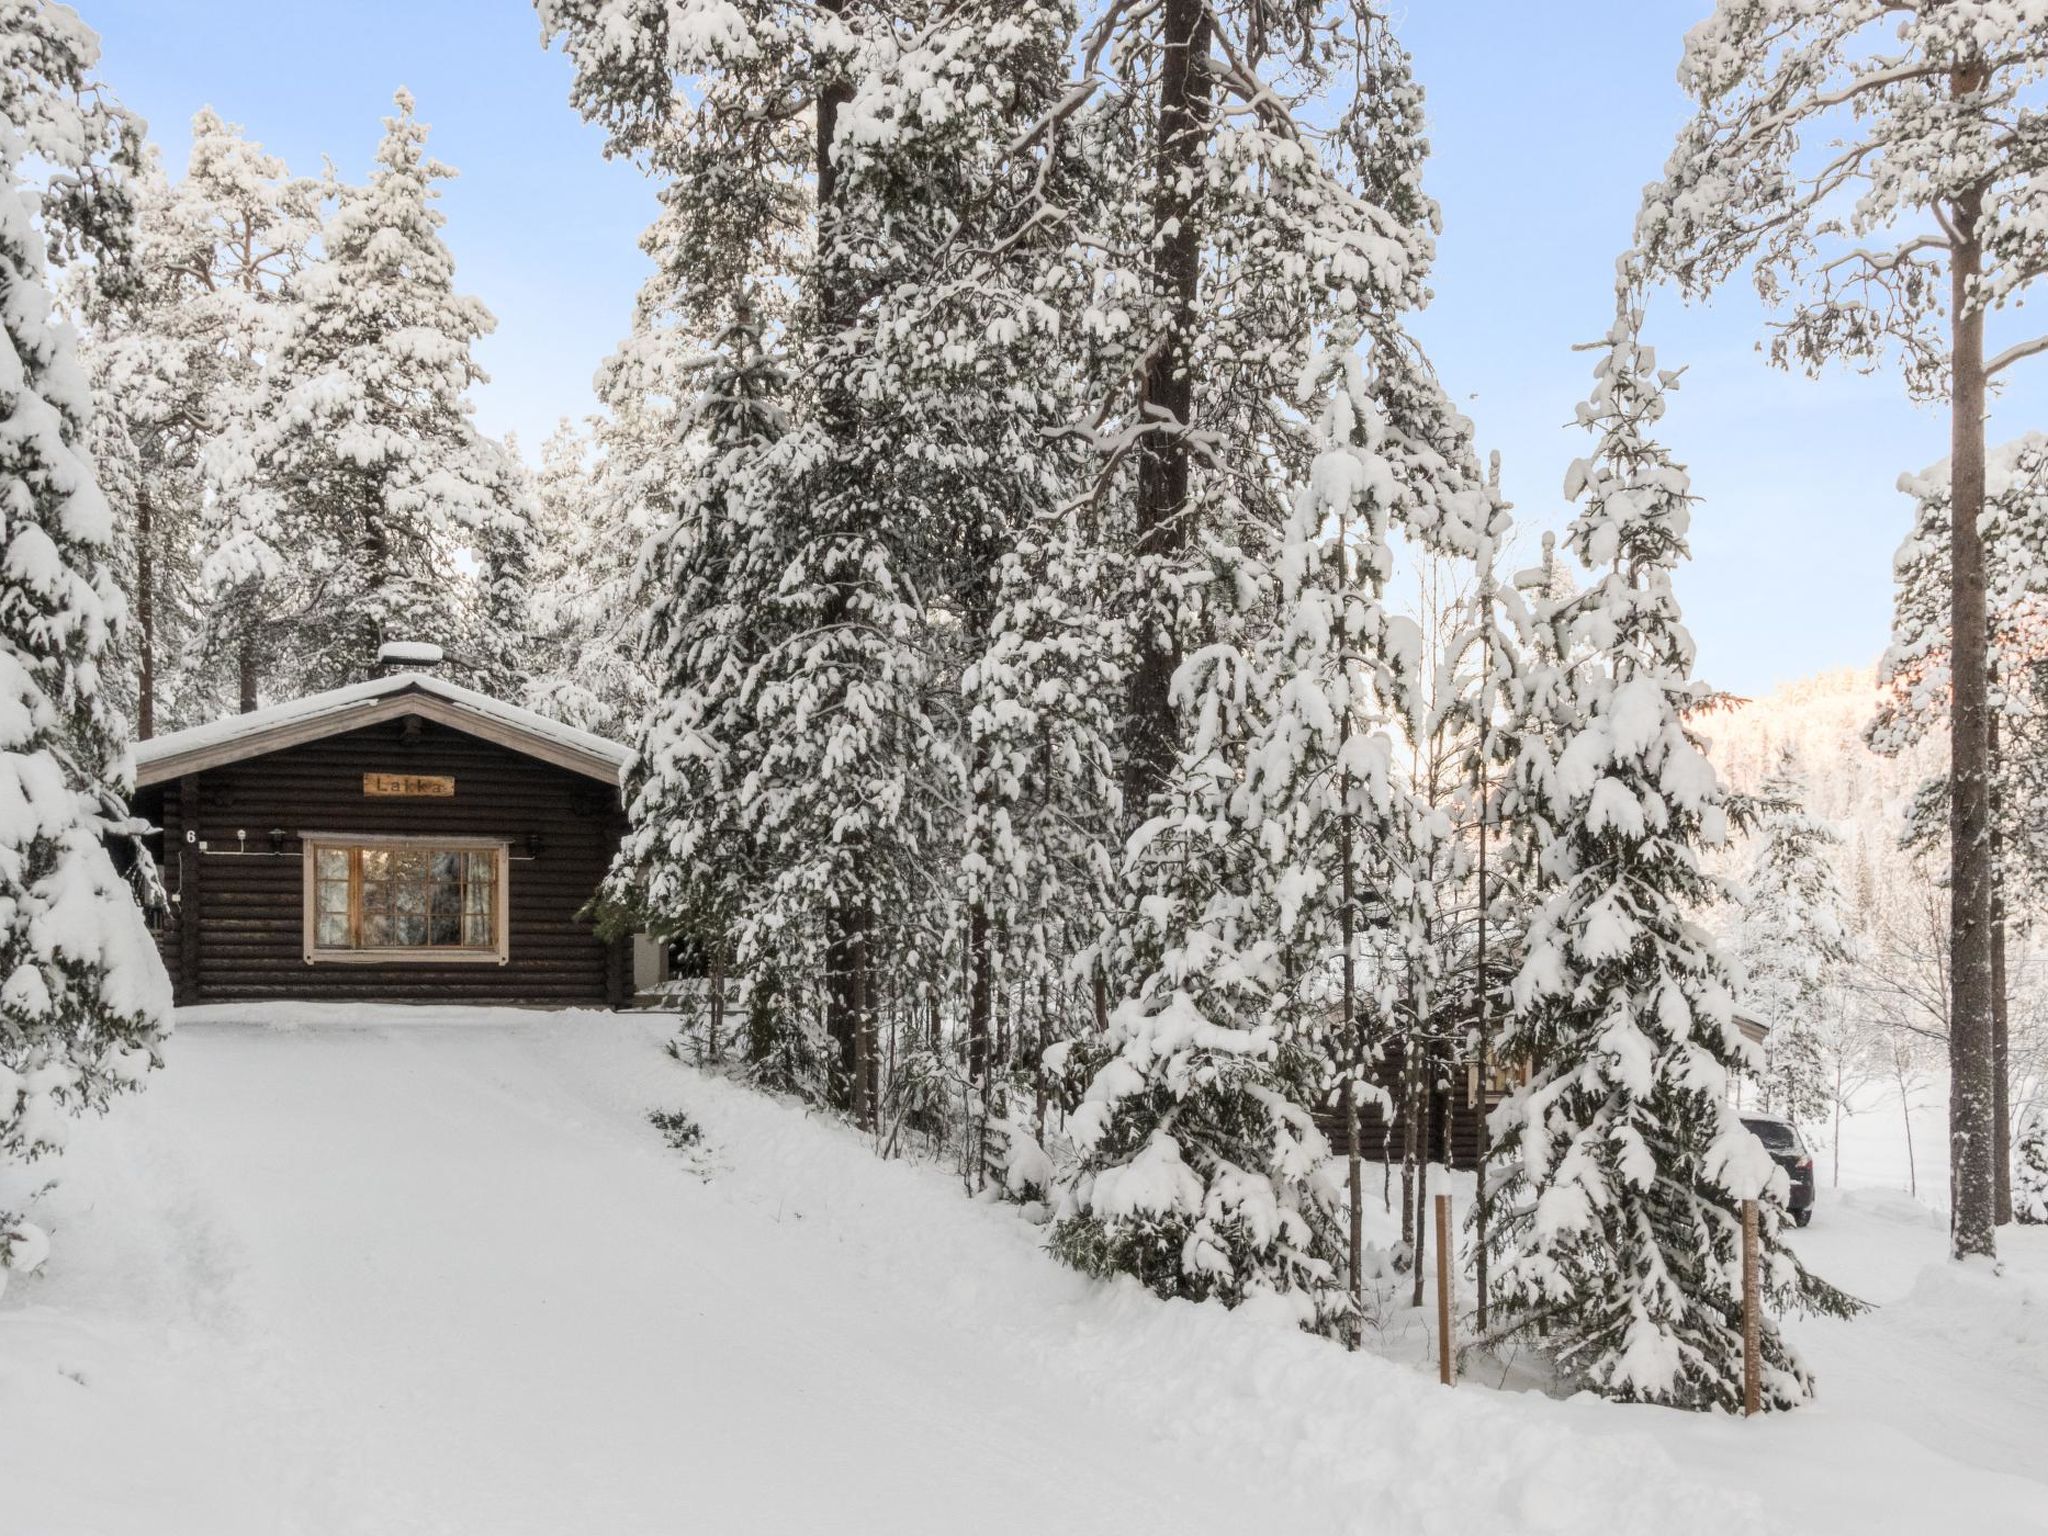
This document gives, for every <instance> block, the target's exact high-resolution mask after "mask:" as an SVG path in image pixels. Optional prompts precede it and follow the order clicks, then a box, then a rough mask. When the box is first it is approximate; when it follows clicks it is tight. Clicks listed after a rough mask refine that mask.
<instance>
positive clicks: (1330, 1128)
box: [1316, 1046, 1506, 1169]
mask: <svg viewBox="0 0 2048 1536" xmlns="http://www.w3.org/2000/svg"><path fill="white" fill-rule="evenodd" d="M1386 1057H1387V1059H1386V1060H1385V1061H1382V1062H1381V1063H1380V1064H1379V1066H1378V1067H1376V1068H1375V1069H1374V1071H1373V1078H1374V1080H1375V1081H1376V1082H1378V1083H1379V1085H1380V1086H1381V1087H1382V1088H1384V1089H1385V1090H1386V1091H1387V1093H1388V1095H1389V1096H1390V1097H1391V1098H1392V1099H1393V1100H1394V1105H1395V1113H1394V1114H1393V1115H1391V1116H1389V1115H1388V1114H1387V1113H1386V1111H1384V1110H1382V1109H1381V1108H1380V1106H1379V1105H1378V1104H1376V1103H1369V1104H1367V1105H1366V1106H1365V1112H1364V1113H1363V1114H1362V1115H1360V1116H1359V1137H1358V1147H1359V1151H1360V1152H1361V1153H1362V1154H1363V1155H1364V1156H1365V1157H1366V1158H1367V1159H1368V1160H1370V1161H1373V1162H1380V1161H1387V1162H1393V1163H1398V1162H1400V1161H1401V1141H1402V1136H1403V1134H1404V1127H1403V1126H1402V1123H1401V1116H1400V1113H1399V1109H1400V1102H1401V1057H1400V1048H1399V1047H1398V1046H1393V1047H1390V1048H1388V1050H1387V1052H1386ZM1435 1070H1436V1071H1437V1072H1441V1073H1442V1074H1444V1075H1445V1076H1446V1077H1447V1078H1448V1082H1449V1085H1448V1086H1447V1087H1444V1088H1439V1089H1437V1090H1435V1102H1434V1103H1433V1104H1432V1105H1430V1106H1428V1111H1427V1112H1428V1115H1429V1119H1428V1122H1427V1123H1426V1126H1425V1129H1424V1136H1423V1150H1424V1155H1425V1156H1426V1157H1427V1159H1428V1160H1429V1161H1430V1162H1433V1163H1443V1162H1446V1161H1447V1162H1448V1164H1449V1166H1451V1167H1453V1168H1466V1169H1470V1168H1476V1167H1478V1166H1479V1122H1480V1116H1481V1115H1482V1114H1483V1113H1490V1112H1491V1111H1492V1110H1493V1108H1494V1107H1495V1106H1497V1105H1498V1104H1499V1103H1500V1102H1501V1100H1502V1099H1503V1098H1505V1097H1506V1095H1505V1094H1502V1093H1499V1092H1489V1093H1488V1094H1487V1095H1486V1103H1485V1109H1484V1110H1482V1109H1481V1107H1480V1105H1479V1104H1478V1103H1476V1102H1474V1101H1473V1096H1472V1094H1471V1091H1470V1088H1469V1086H1468V1083H1467V1078H1466V1068H1465V1066H1464V1064H1463V1063H1457V1064H1454V1065H1451V1066H1448V1067H1438V1068H1436V1069H1435ZM1316 1119H1317V1123H1318V1124H1319V1125H1320V1126H1321V1128H1322V1131H1323V1134H1324V1135H1325V1136H1326V1137H1328V1138H1329V1142H1330V1145H1331V1146H1332V1147H1334V1148H1335V1149H1336V1150H1337V1151H1339V1152H1342V1151H1343V1150H1344V1147H1345V1145H1346V1144H1347V1142H1348V1140H1349V1134H1348V1130H1347V1128H1346V1126H1345V1124H1344V1111H1343V1109H1342V1108H1341V1107H1338V1108H1334V1109H1325V1110H1324V1111H1322V1112H1321V1113H1320V1114H1318V1115H1317V1117H1316ZM1446 1143H1448V1144H1449V1145H1448V1148H1447V1147H1446ZM1447 1150H1448V1153H1449V1156H1448V1158H1446V1156H1445V1153H1446V1151H1447Z"/></svg>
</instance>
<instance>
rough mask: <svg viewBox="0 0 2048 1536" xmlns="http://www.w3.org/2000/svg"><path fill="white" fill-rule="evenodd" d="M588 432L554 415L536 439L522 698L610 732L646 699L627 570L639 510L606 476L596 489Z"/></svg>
mask: <svg viewBox="0 0 2048 1536" xmlns="http://www.w3.org/2000/svg"><path fill="white" fill-rule="evenodd" d="M669 425H670V428H671V430H674V423H673V421H672V420H671V421H670V423H669ZM592 436H593V434H591V433H588V432H584V431H579V430H578V429H577V427H576V426H575V424H574V423H573V422H571V421H569V420H568V418H566V417H564V418H563V419H562V421H561V422H560V423H559V424H558V425H557V426H556V428H555V430H554V431H553V432H552V433H550V434H549V436H548V439H547V441H546V442H544V443H542V444H541V450H540V468H539V470H538V471H537V472H536V473H535V474H534V477H533V497H534V556H533V565H534V572H533V602H532V613H533V637H532V643H533V652H534V654H533V676H532V679H531V681H530V682H529V683H528V684H527V688H526V698H527V702H529V703H530V704H532V705H533V706H534V707H535V708H537V709H539V710H540V711H541V712H542V713H543V714H548V715H553V716H554V717H555V718H556V719H558V720H566V721H567V722H568V723H569V724H571V725H575V726H581V727H582V728H583V729H585V730H588V731H596V732H597V733H598V734H599V735H604V736H619V735H624V734H626V733H627V732H628V731H629V730H630V728H631V727H632V726H633V725H634V724H635V722H637V721H639V720H640V719H641V718H643V716H644V713H645V711H646V709H647V707H648V705H649V704H650V702H651V694H650V692H649V689H648V687H647V681H646V676H645V674H644V673H643V672H642V670H641V668H640V665H639V662H638V661H637V659H636V657H635V654H634V650H635V647H636V646H637V645H638V643H639V642H638V638H637V634H638V626H637V622H636V617H635V616H636V614H637V612H638V609H637V607H636V605H635V602H634V598H633V572H634V568H635V566H636V565H637V563H638V561H639V558H640V546H641V545H642V544H643V543H644V542H645V535H644V532H643V531H642V526H643V525H644V523H645V522H646V513H647V507H646V504H645V503H644V502H642V501H640V499H639V498H638V497H637V496H635V497H631V498H630V499H629V498H626V497H621V496H619V495H616V494H613V493H612V492H613V489H614V487H615V485H616V481H611V480H608V481H607V482H605V484H604V486H603V487H602V489H601V488H600V486H599V484H598V483H597V481H596V478H595V470H596V467H595V466H594V465H593V464H592V463H591V458H592V451H593V443H592ZM615 440H616V438H614V441H615Z"/></svg>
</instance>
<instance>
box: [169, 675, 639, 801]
mask: <svg viewBox="0 0 2048 1536" xmlns="http://www.w3.org/2000/svg"><path fill="white" fill-rule="evenodd" d="M405 715H419V716H421V717H422V718H423V719H428V720H432V721H435V722H436V723H438V724H441V725H446V726H449V727H451V728H453V729H455V730H458V731H467V732H468V733H469V734H470V735H472V736H480V737H482V738H484V739H485V740H486V741H494V742H496V743H497V744H498V745H499V746H502V747H509V748H511V749H512V750H513V751H515V752H523V753H525V754H526V755H527V756H528V757H537V758H539V759H541V760H542V761H543V762H549V763H553V764H554V765H555V766H556V767H558V768H567V769H569V770H570V771H571V772H573V773H580V774H583V775H585V776H586V777H589V778H593V779H598V780H600V781H602V782H603V783H606V784H617V783H618V782H619V776H620V774H621V772H622V771H623V770H624V769H625V766H626V759H627V757H628V756H629V755H630V754H629V753H628V751H627V749H626V748H625V747H622V746H620V745H619V744H618V743H617V742H615V741H608V740H606V739H605V738H604V737H602V736H593V735H592V734H591V733H590V732H589V731H579V730H577V729H576V728H575V727H574V726H571V725H564V724H562V722H561V721H559V720H551V719H549V718H548V717H547V716H546V715H541V714H535V713H534V712H533V711H532V710H530V709H521V708H520V707H519V706H518V705H516V704H507V703H505V702H504V701H503V700H502V699H494V698H492V697H491V696H490V695H489V694H486V693H478V692H477V691H476V690H475V689H474V688H464V687H462V686H461V685H460V684H458V683H451V682H448V681H446V680H445V679H443V678H438V677H429V676H426V675H425V674H424V673H419V672H394V673H392V674H390V675H389V676H386V677H376V678H371V679H370V680H369V681H368V682H364V683H352V684H350V685H349V686H348V687H346V688H334V689H330V690H329V691H327V692H326V693H316V694H312V695H310V696H308V697H306V698H303V699H293V700H291V701H289V702H288V703H284V704H272V705H271V706H269V707H268V708H267V709H259V710H254V711H252V712H251V713H249V714H246V715H229V716H227V717H226V718H224V719H220V720H213V721H209V722H208V723H207V724H205V725H195V726H193V727H192V728H191V729H190V730H187V731H173V732H172V733H171V734H170V735H168V736H158V737H155V738H153V739H152V740H149V741H143V742H137V743H136V745H135V783H136V787H137V788H142V787H145V786H147V785H151V784H161V783H163V782H164V781H165V780H166V779H175V778H177V777H178V776H179V775H180V774H186V773H197V772H199V771H200V770H202V769H206V768H217V767H219V766H220V765H221V764H223V763H234V762H240V761H241V760H242V759H244V758H250V757H261V756H263V755H264V754H265V753H268V752H277V751H281V750H283V749H284V748H286V747H295V746H298V745H300V744H301V743H303V742H308V741H319V740H322V739H323V738H325V737H328V736H338V735H340V734H341V733H342V732H343V731H354V730H360V729H361V728H362V727H364V726H366V725H376V724H377V723H378V722H380V721H384V720H396V719H399V718H401V717H402V716H405Z"/></svg>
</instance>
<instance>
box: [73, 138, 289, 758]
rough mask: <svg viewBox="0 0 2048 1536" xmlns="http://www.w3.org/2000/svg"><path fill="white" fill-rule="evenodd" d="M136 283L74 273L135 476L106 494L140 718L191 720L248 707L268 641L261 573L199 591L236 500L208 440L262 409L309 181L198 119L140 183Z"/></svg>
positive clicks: (229, 530)
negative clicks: (130, 612)
mask: <svg viewBox="0 0 2048 1536" xmlns="http://www.w3.org/2000/svg"><path fill="white" fill-rule="evenodd" d="M137 203H138V218H137V252H136V260H135V262H134V264H133V265H134V268H135V272H136V280H135V281H134V282H132V283H128V284H124V285H122V286H121V287H120V288H119V290H118V291H111V292H110V291H108V290H107V289H106V288H105V286H104V285H103V284H101V283H99V282H97V281H96V280H95V276H94V274H93V272H92V271H91V270H89V269H88V270H84V271H82V272H81V273H80V274H79V275H78V278H77V279H76V281H75V284H74V287H75V290H76V291H75V292H74V295H73V296H74V300H75V303H76V307H77V308H78V309H79V311H80V312H81V314H82V315H83V317H84V319H85V322H86V331H85V336H84V352H85V356H86V359H87V361H88V362H89V364H90V365H91V367H92V370H93V377H94V383H95V387H96V388H97V389H98V391H99V393H100V398H101V400H102V402H103V403H104V405H105V408H106V409H105V413H104V414H106V416H107V417H108V428H107V430H109V431H118V433H119V434H120V435H121V436H122V437H124V438H125V439H126V440H127V443H128V445H129V449H130V452H131V454H132V458H133V462H134V465H135V472H134V473H133V474H132V475H129V476H127V477H124V479H123V481H122V482H121V484H120V486H119V488H118V492H117V493H116V494H114V496H113V500H114V507H115V513H116V516H117V517H118V519H119V520H120V522H121V525H122V527H123V529H124V530H125V534H126V543H127V545H128V547H129V550H130V559H131V561H132V566H133V572H134V577H133V581H132V589H133V592H134V611H135V624H134V638H133V645H132V649H133V651H134V658H135V660H134V665H135V671H136V674H137V675H136V678H135V688H136V695H137V714H138V720H137V723H138V726H139V728H140V732H141V734H142V735H144V736H148V735H151V734H153V733H154V731H155V729H156V728H157V724H158V722H157V718H156V717H157V715H158V713H159V712H160V711H161V712H163V713H164V714H165V715H166V717H167V719H168V721H169V723H171V724H173V725H179V724H192V723H195V722H196V721H198V720H200V719H206V718H211V717H213V716H214V715H217V714H219V713H220V712H221V711H222V710H223V709H224V708H232V707H233V706H234V704H235V702H236V700H237V699H238V698H240V699H243V700H244V701H245V702H249V701H252V700H253V693H252V692H251V691H250V690H251V689H253V686H254V681H255V678H256V675H257V673H258V671H259V670H260V667H261V657H262V655H263V652H264V650H265V648H266V645H267V643H268V642H269V641H270V639H271V638H272V637H271V635H270V633H269V630H270V627H271V625H270V621H269V618H268V614H269V602H268V600H267V598H266V594H265V593H264V591H263V590H262V584H261V578H260V572H254V571H252V572H248V573H246V575H245V576H244V577H243V578H240V579H236V580H234V581H232V582H228V583H225V584H223V583H222V582H219V581H216V582H215V583H214V593H215V596H216V597H219V598H222V599H224V600H220V601H202V600H201V586H200V578H199V560H200V558H201V552H213V553H220V552H222V550H223V548H224V546H225V545H226V544H228V543H229V541H230V540H231V539H232V537H233V530H234V529H235V527H236V526H237V523H238V518H239V514H240V511H241V507H240V504H239V502H238V500H237V498H235V497H234V496H233V495H232V494H231V493H229V494H224V493H223V488H222V487H221V486H220V485H219V484H218V483H217V482H216V481H215V480H214V479H213V478H212V477H211V476H210V475H209V473H208V456H209V453H210V451H211V447H212V445H214V444H216V443H219V442H222V441H224V440H228V439H235V438H241V437H244V436H245V435H246V434H247V432H248V431H249V430H250V429H251V428H252V427H253V425H254V423H255V419H256V415H257V413H258V412H259V411H260V410H261V409H262V407H263V401H264V398H265V381H264V379H263V377H262V372H263V367H264V363H265V360H266V358H268V357H270V356H271V354H272V353H273V352H274V350H275V347H276V344H277V341H278V339H279V335H278V327H279V324H280V322H281V319H282V310H281V307H280V305H279V304H278V299H279V297H280V295H281V292H282V289H283V285H284V284H285V283H286V282H287V281H288V280H289V279H290V278H291V277H292V276H293V275H294V274H295V273H296V272H297V271H298V270H299V269H300V268H301V267H302V266H303V265H304V263H305V260H306V247H307V244H308V242H309V241H310V240H311V239H312V236H313V232H314V229H315V227H316V224H317V220H316V219H315V217H314V213H315V206H314V189H313V184H312V183H310V182H305V181H295V180H292V179H291V178H289V177H288V176H287V175H286V172H285V167H284V164H283V162H282V161H280V160H278V159H276V158H275V157H273V156H270V155H266V154H264V153H263V151H262V149H261V148H260V147H259V146H257V145H255V144H253V143H251V142H249V141H248V140H247V139H245V138H243V137H242V135H241V132H240V130H239V129H237V128H236V127H234V126H233V125H232V124H228V123H224V122H223V121H222V120H221V119H220V117H219V116H218V115H217V114H216V113H215V112H213V111H212V110H211V109H210V108H207V109H202V110H201V111H200V112H199V113H197V114H196V115H195V116H194V117H193V119H192V152H191V155H190V157H189V159H188V160H187V162H186V169H185V174H184V176H183V177H182V178H181V179H180V180H179V181H177V182H176V183H171V182H169V181H168V180H167V179H166V178H165V177H164V176H163V174H162V173H161V172H160V171H159V170H158V169H157V168H156V167H155V165H154V164H152V165H151V166H150V168H149V171H148V173H147V174H146V175H145V176H144V177H143V178H141V179H140V180H139V181H138V183H137Z"/></svg>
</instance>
